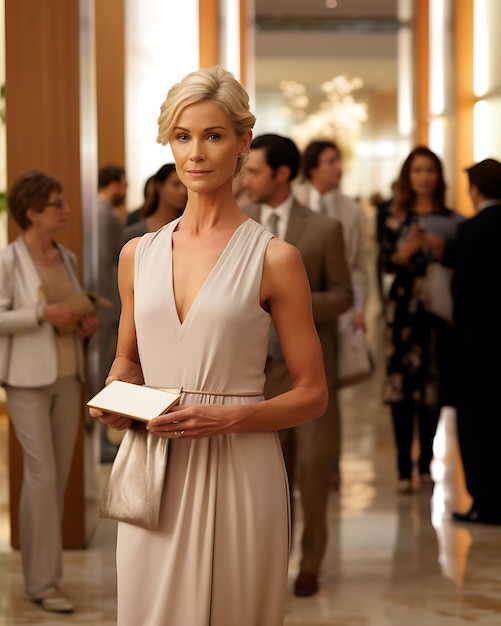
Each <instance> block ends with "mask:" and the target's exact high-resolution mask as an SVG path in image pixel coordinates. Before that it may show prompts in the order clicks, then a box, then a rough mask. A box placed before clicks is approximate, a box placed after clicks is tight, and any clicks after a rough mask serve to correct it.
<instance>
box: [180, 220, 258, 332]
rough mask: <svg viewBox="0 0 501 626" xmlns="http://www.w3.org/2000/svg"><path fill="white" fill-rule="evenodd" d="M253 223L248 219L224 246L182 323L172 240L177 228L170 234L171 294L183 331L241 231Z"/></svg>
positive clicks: (238, 227)
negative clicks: (175, 287)
mask: <svg viewBox="0 0 501 626" xmlns="http://www.w3.org/2000/svg"><path fill="white" fill-rule="evenodd" d="M250 221H251V218H247V219H246V220H245V222H242V223H241V224H240V226H237V228H236V229H235V230H234V231H233V234H232V235H231V237H230V238H229V239H228V242H227V244H226V245H225V246H224V248H223V250H222V252H221V254H220V255H219V257H218V258H217V260H216V262H215V263H214V265H213V266H212V269H211V271H210V272H209V273H208V274H207V277H206V278H205V280H204V282H203V283H202V285H201V286H200V289H199V290H198V292H197V295H196V296H195V297H194V299H193V301H192V303H191V305H190V308H189V309H188V311H187V313H186V315H185V317H184V320H183V321H181V318H180V317H179V311H178V308H177V302H176V293H175V291H174V254H173V240H172V236H173V234H174V230H175V228H176V226H174V228H173V229H172V231H171V234H170V273H171V277H170V278H171V293H172V304H173V306H174V315H175V317H176V320H177V323H178V326H179V327H180V328H181V329H182V328H184V327H185V326H186V323H187V322H188V320H189V319H190V317H191V314H192V313H191V312H192V311H193V309H194V308H195V307H196V305H197V303H198V301H199V300H200V298H201V296H202V294H203V292H204V291H205V290H206V289H207V286H208V285H209V283H210V282H211V281H212V277H213V276H214V274H215V272H216V270H217V269H218V268H219V266H220V265H222V264H223V262H224V260H225V258H226V257H227V256H228V254H229V252H230V248H231V247H232V246H233V242H234V240H235V238H236V236H237V233H238V232H239V231H240V229H241V228H242V227H243V226H244V225H245V224H247V223H248V222H250Z"/></svg>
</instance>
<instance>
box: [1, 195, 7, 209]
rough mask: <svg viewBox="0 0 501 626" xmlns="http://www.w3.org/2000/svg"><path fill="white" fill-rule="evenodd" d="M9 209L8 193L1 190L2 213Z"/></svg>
mask: <svg viewBox="0 0 501 626" xmlns="http://www.w3.org/2000/svg"><path fill="white" fill-rule="evenodd" d="M6 209H7V194H6V193H5V191H0V213H3V212H4V211H5V210H6Z"/></svg>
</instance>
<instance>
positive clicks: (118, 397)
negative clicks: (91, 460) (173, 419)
mask: <svg viewBox="0 0 501 626" xmlns="http://www.w3.org/2000/svg"><path fill="white" fill-rule="evenodd" d="M180 398H181V389H157V388H154V387H146V386H145V385H133V384H132V383H125V382H123V381H121V380H113V381H112V382H111V383H110V384H109V385H107V386H106V387H104V389H101V391H99V392H98V393H97V394H96V395H95V396H94V397H93V398H91V399H90V400H89V401H88V402H87V406H88V407H91V408H94V409H99V410H100V411H105V412H106V413H116V414H118V415H124V416H126V417H130V418H132V419H135V420H139V421H141V422H149V421H150V420H151V419H153V418H154V417H157V416H158V415H162V414H163V413H167V412H168V411H169V409H171V408H172V407H173V406H175V405H176V404H178V403H179V400H180Z"/></svg>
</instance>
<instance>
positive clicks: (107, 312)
mask: <svg viewBox="0 0 501 626" xmlns="http://www.w3.org/2000/svg"><path fill="white" fill-rule="evenodd" d="M126 194H127V178H126V175H125V170H124V168H123V167H121V166H120V165H106V166H104V167H102V168H100V170H99V176H98V214H97V219H98V231H97V247H98V268H97V272H98V274H97V292H98V294H99V295H100V296H103V297H105V298H107V299H108V300H109V301H110V302H111V304H112V306H111V307H109V308H104V307H100V308H99V310H98V317H99V323H100V329H99V332H98V335H97V337H96V339H97V345H98V354H99V361H98V372H97V380H92V384H91V388H90V392H91V394H94V393H97V391H98V390H99V389H101V387H102V386H103V385H104V381H105V379H106V376H107V375H108V372H109V371H110V367H111V364H112V363H113V359H114V358H115V350H116V345H117V333H118V319H119V317H120V298H119V295H118V255H119V252H120V248H121V245H122V231H123V221H122V219H121V217H120V214H119V207H120V206H122V205H123V203H124V202H125V198H126ZM109 435H110V432H109V431H108V429H107V428H106V427H105V426H104V425H103V426H102V428H101V461H102V462H104V463H108V462H110V461H113V459H114V458H115V454H116V451H117V445H116V442H112V441H110V438H109Z"/></svg>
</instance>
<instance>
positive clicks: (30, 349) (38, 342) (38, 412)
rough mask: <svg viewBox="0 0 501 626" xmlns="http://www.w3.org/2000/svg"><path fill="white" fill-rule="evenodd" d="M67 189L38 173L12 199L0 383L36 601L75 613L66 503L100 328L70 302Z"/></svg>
mask: <svg viewBox="0 0 501 626" xmlns="http://www.w3.org/2000/svg"><path fill="white" fill-rule="evenodd" d="M62 191H63V187H62V185H61V183H60V182H59V181H58V180H56V179H55V178H53V177H52V176H50V175H48V174H46V173H44V172H42V171H38V170H30V171H27V172H25V173H24V174H21V175H20V176H19V177H18V178H17V179H16V180H15V181H14V182H13V183H12V186H11V188H10V190H9V193H8V199H7V201H8V207H9V211H10V213H11V216H12V217H13V218H14V220H15V221H16V222H17V224H18V225H19V226H20V227H21V229H22V231H23V232H22V233H21V234H20V235H19V236H18V237H17V239H16V240H15V241H14V242H12V243H11V244H9V245H8V246H7V248H5V249H4V250H2V251H1V252H0V383H3V384H4V386H5V390H6V395H7V406H8V412H9V417H10V420H11V423H12V425H13V427H14V430H15V432H16V435H17V438H18V440H19V443H20V444H21V447H22V450H23V483H22V488H21V496H20V501H19V536H20V546H21V557H22V564H23V573H24V582H25V588H26V593H27V595H28V597H29V598H30V600H32V601H34V602H38V603H40V605H41V607H42V608H43V609H45V610H47V611H53V612H71V611H73V602H72V600H71V599H70V598H68V597H67V596H66V594H65V593H64V592H63V591H62V590H61V588H60V582H61V577H62V537H61V522H62V517H63V501H64V492H65V489H66V483H67V480H68V476H69V472H70V467H71V462H72V458H73V449H74V445H75V440H76V437H77V431H78V421H79V417H80V411H81V404H80V397H81V393H80V383H81V381H82V380H83V377H84V371H85V367H84V352H83V339H84V338H86V337H90V336H91V335H92V334H93V333H94V332H95V331H96V330H97V329H98V325H99V323H98V319H97V317H96V316H95V315H87V316H84V317H82V318H80V317H79V314H78V313H77V310H76V309H75V308H73V307H72V306H71V304H69V303H68V302H66V300H67V299H68V298H71V297H72V296H74V295H75V294H77V293H78V292H79V291H81V287H80V284H79V282H78V279H77V275H76V257H75V255H74V254H73V252H70V251H69V250H67V249H66V248H64V247H63V246H61V245H60V244H58V243H57V242H56V238H57V236H58V235H60V234H61V232H63V231H64V230H65V228H66V226H67V223H68V216H69V207H68V205H67V204H66V202H65V201H64V199H63V196H62Z"/></svg>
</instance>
